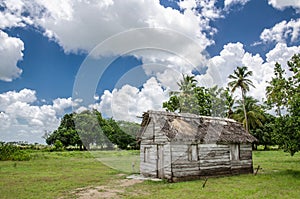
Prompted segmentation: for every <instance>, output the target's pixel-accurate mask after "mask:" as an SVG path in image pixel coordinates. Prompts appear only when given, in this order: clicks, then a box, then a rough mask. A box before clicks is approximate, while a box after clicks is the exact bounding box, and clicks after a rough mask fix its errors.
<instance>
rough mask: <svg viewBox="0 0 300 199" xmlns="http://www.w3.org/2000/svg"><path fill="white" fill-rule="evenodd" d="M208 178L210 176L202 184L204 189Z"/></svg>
mask: <svg viewBox="0 0 300 199" xmlns="http://www.w3.org/2000/svg"><path fill="white" fill-rule="evenodd" d="M207 180H208V178H205V181H204V183H203V185H202V189H204V187H205V185H206V182H207Z"/></svg>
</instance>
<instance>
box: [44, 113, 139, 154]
mask: <svg viewBox="0 0 300 199" xmlns="http://www.w3.org/2000/svg"><path fill="white" fill-rule="evenodd" d="M130 126H134V128H130ZM122 127H123V129H126V130H127V132H124V131H123V130H122V129H121V128H120V127H119V125H118V123H117V122H116V121H115V120H113V119H112V118H110V119H104V118H103V117H102V115H101V114H100V113H99V112H98V111H97V110H92V111H90V110H86V111H83V112H81V113H70V114H66V115H64V117H63V118H62V120H61V123H60V126H59V127H58V129H57V130H55V131H54V132H53V133H52V134H47V135H45V136H44V137H45V139H46V143H47V144H49V145H54V146H55V149H56V150H62V149H63V148H67V147H69V146H73V147H79V149H81V150H82V149H85V150H89V149H90V146H91V145H96V146H99V147H100V148H101V149H103V148H107V149H113V148H114V145H117V146H118V147H119V148H120V149H137V148H138V147H139V146H138V143H137V142H136V134H135V133H137V132H138V131H136V124H134V123H133V124H132V123H130V122H127V123H125V122H123V123H122ZM129 130H133V131H134V132H131V133H129V132H128V131H129ZM134 134H135V135H134Z"/></svg>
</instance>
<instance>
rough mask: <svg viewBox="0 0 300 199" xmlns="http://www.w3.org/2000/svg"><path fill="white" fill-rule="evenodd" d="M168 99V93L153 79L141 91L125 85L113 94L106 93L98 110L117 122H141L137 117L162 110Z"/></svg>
mask: <svg viewBox="0 0 300 199" xmlns="http://www.w3.org/2000/svg"><path fill="white" fill-rule="evenodd" d="M167 99H168V91H166V90H163V89H162V87H161V85H160V84H159V83H158V81H157V80H156V79H155V78H154V77H152V78H150V79H149V80H148V81H147V82H146V83H145V84H144V85H143V88H142V89H141V90H139V89H137V88H136V87H132V86H129V85H124V86H123V87H122V88H121V89H114V90H113V91H112V92H110V91H105V92H104V94H103V95H102V97H101V102H100V104H99V106H98V107H97V108H98V110H100V111H101V113H102V114H103V115H105V116H107V117H113V118H114V119H116V120H127V121H139V119H138V118H137V116H141V115H142V114H143V112H145V111H147V110H162V102H163V101H166V100H167ZM94 108H96V106H94Z"/></svg>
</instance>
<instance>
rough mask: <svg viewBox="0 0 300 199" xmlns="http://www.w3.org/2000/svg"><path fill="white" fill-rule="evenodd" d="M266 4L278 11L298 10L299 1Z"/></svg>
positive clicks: (280, 1) (283, 0) (271, 1)
mask: <svg viewBox="0 0 300 199" xmlns="http://www.w3.org/2000/svg"><path fill="white" fill-rule="evenodd" d="M268 3H269V4H270V5H272V6H273V7H274V8H277V9H279V10H283V9H285V8H287V7H293V8H296V9H300V1H298V0H269V1H268Z"/></svg>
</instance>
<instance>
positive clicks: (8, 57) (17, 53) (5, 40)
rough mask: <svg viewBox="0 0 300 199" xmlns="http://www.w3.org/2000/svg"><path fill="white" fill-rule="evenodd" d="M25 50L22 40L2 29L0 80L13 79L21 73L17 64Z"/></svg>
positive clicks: (0, 32)
mask: <svg viewBox="0 0 300 199" xmlns="http://www.w3.org/2000/svg"><path fill="white" fill-rule="evenodd" d="M23 50H24V43H23V42H22V40H20V39H19V38H16V37H10V36H8V35H7V34H6V33H5V32H3V31H1V30H0V80H3V81H12V80H13V79H15V78H17V77H19V76H20V75H21V73H22V69H20V68H19V67H18V65H17V64H18V61H20V60H22V58H23V53H22V51H23Z"/></svg>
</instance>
